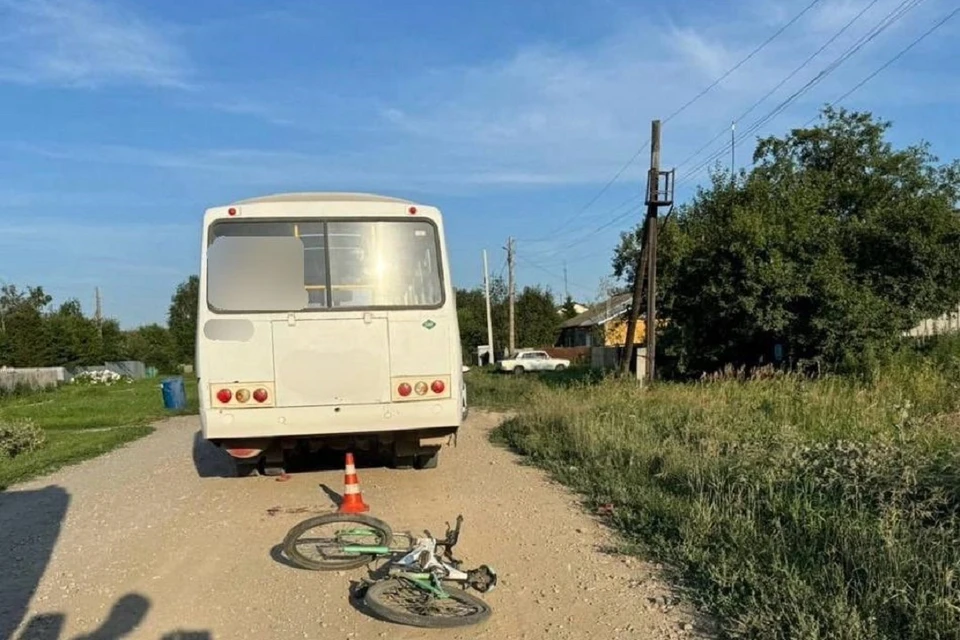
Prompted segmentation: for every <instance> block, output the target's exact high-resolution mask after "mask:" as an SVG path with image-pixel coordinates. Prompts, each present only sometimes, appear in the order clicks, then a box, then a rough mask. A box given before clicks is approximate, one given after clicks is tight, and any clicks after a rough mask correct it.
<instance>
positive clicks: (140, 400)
mask: <svg viewBox="0 0 960 640" xmlns="http://www.w3.org/2000/svg"><path fill="white" fill-rule="evenodd" d="M184 382H185V386H186V392H187V401H188V406H187V409H186V410H184V411H182V412H172V411H168V410H166V409H164V407H163V400H162V397H161V393H160V388H159V386H160V381H159V380H158V379H153V380H139V381H136V382H133V383H131V384H124V383H119V384H116V385H112V386H97V385H93V386H86V385H77V386H74V385H66V386H64V387H61V388H59V389H56V390H52V391H45V392H37V393H28V394H20V395H16V396H8V397H4V398H0V422H3V421H7V422H17V421H24V420H27V421H31V422H33V423H34V424H36V425H37V426H39V427H40V428H42V429H43V431H44V433H45V435H46V442H45V443H44V444H43V446H41V447H40V448H39V449H37V450H35V451H31V452H29V453H22V454H20V455H17V456H16V457H14V458H6V457H2V456H0V490H3V489H6V488H7V487H9V486H10V485H12V484H14V483H17V482H23V481H25V480H28V479H30V478H33V477H36V476H39V475H42V474H45V473H50V472H52V471H55V470H56V469H59V468H60V467H63V466H64V465H67V464H73V463H75V462H80V461H81V460H87V459H89V458H93V457H95V456H98V455H101V454H103V453H106V452H107V451H110V450H111V449H114V448H116V447H118V446H120V445H122V444H125V443H127V442H131V441H133V440H136V439H137V438H140V437H143V436H145V435H147V434H148V433H150V432H151V431H152V430H153V429H152V427H150V426H149V425H150V423H152V422H155V421H157V420H160V419H162V418H165V417H169V416H171V415H176V414H190V413H195V412H196V407H197V398H196V393H197V391H196V385H195V384H191V382H192V381H191V380H190V379H186V380H185V381H184Z"/></svg>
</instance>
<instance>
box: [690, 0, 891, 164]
mask: <svg viewBox="0 0 960 640" xmlns="http://www.w3.org/2000/svg"><path fill="white" fill-rule="evenodd" d="M879 1H880V0H872V2H870V4H868V5H867V6H865V7H864V8H863V9H861V10H860V13H858V14H857V15H855V16H854V17H853V18H851V19H850V20H849V21H848V22H847V23H846V24H845V25H843V26H842V27H841V28H840V29H839V30H838V31H837V32H836V33H834V34H833V36H831V37H830V39H829V40H827V41H826V42H824V43H823V44H822V45H821V46H820V48H819V49H817V50H816V51H814V52H813V53H812V54H810V55H809V56H808V57H807V59H806V60H804V61H803V62H801V63H800V64H799V65H798V66H797V67H796V68H795V69H794V70H793V71H791V72H790V73H789V74H787V75H786V76H784V77H783V78H782V79H781V80H780V82H778V83H777V84H776V85H775V86H774V87H773V88H772V89H770V90H769V91H767V92H766V93H765V94H764V95H763V96H762V97H761V98H760V99H759V100H757V101H756V102H754V103H753V104H752V105H750V107H748V108H747V110H746V111H744V112H743V113H741V114H740V115H739V116H737V117H736V119H735V120H734V124H736V123H737V122H740V121H741V120H743V119H744V118H746V117H747V116H748V115H750V113H751V112H753V110H754V109H756V108H757V107H758V106H760V105H761V104H763V102H764V101H765V100H766V99H767V98H769V97H770V96H771V95H773V94H774V93H776V91H777V90H778V89H779V88H780V87H782V86H783V85H784V84H786V83H787V82H788V81H789V80H790V79H791V78H792V77H793V76H795V75H797V74H798V73H799V72H800V71H802V70H803V68H804V67H806V66H807V65H808V64H810V62H812V61H813V59H814V58H816V57H817V56H818V55H820V54H821V53H823V51H824V49H826V48H827V47H829V46H830V45H831V44H833V43H834V42H835V41H836V40H837V38H839V37H840V36H842V35H843V34H844V32H846V30H847V29H849V28H850V27H851V26H853V24H854V23H855V22H856V21H857V20H859V19H860V18H861V17H863V14H865V13H866V12H867V11H869V10H870V9H871V8H872V7H873V6H874V5H875V4H877V2H879ZM727 131H728V130H727V129H726V128H725V129H724V130H723V131H720V132H719V133H717V135H715V136H714V137H713V138H711V139H710V140H709V141H708V142H707V143H706V144H704V145H703V146H702V147H700V148H699V149H697V150H696V151H694V152H693V153H691V154H690V155H689V156H688V157H687V158H686V159H684V160H683V162H681V163H680V164H678V165H677V167H676V168H677V169H680V168H681V167H684V166H686V165H687V163H688V162H690V161H691V160H693V159H694V158H696V157H697V156H699V155H700V154H701V153H703V151H704V150H706V149H707V148H708V147H709V146H710V145H712V144H713V143H714V142H716V141H717V140H719V139H720V138H722V137H723V136H724V135H725V134H726V133H727ZM732 147H733V143H732V142H731V150H732Z"/></svg>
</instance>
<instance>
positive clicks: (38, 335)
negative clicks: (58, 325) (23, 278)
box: [0, 285, 52, 367]
mask: <svg viewBox="0 0 960 640" xmlns="http://www.w3.org/2000/svg"><path fill="white" fill-rule="evenodd" d="M51 300H52V298H51V297H50V296H49V295H47V294H46V293H45V292H44V291H43V287H27V290H26V291H20V290H18V289H17V287H16V286H14V285H4V286H3V287H2V288H0V309H2V311H3V332H4V334H5V339H4V341H3V356H4V358H5V361H4V363H5V364H8V365H10V366H14V367H42V366H47V365H48V364H49V363H50V361H51V358H52V354H51V353H50V352H51V341H50V333H49V327H48V326H47V324H46V322H45V318H44V313H45V311H46V307H47V305H48V304H50V301H51Z"/></svg>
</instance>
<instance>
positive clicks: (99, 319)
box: [94, 287, 103, 338]
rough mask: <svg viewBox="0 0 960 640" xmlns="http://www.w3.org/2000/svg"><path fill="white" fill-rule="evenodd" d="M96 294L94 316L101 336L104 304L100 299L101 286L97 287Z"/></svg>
mask: <svg viewBox="0 0 960 640" xmlns="http://www.w3.org/2000/svg"><path fill="white" fill-rule="evenodd" d="M95 295H96V305H95V309H96V310H95V311H94V318H96V321H97V332H98V333H99V334H100V337H101V338H102V337H103V304H102V302H101V300H100V287H97V288H96V289H95Z"/></svg>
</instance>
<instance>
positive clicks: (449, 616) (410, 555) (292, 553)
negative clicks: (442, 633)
mask: <svg viewBox="0 0 960 640" xmlns="http://www.w3.org/2000/svg"><path fill="white" fill-rule="evenodd" d="M462 523H463V516H457V524H456V527H455V528H454V529H452V530H451V529H450V527H449V525H447V533H446V535H445V537H444V539H443V540H437V539H435V538H434V537H433V536H431V535H430V532H429V531H425V532H424V533H425V534H426V537H422V538H416V539H414V538H413V536H411V535H410V534H399V535H397V536H395V535H394V533H393V531H392V529H391V528H390V525H388V524H387V523H386V522H384V521H382V520H379V519H378V518H374V517H371V516H367V515H363V514H358V513H353V514H350V513H330V514H326V515H322V516H316V517H313V518H308V519H307V520H304V521H303V522H300V523H299V524H297V525H296V526H294V527H293V528H292V529H290V531H289V532H288V533H287V536H286V538H284V541H283V551H284V553H285V554H286V556H287V558H289V559H290V561H291V562H293V563H294V564H296V565H297V566H299V567H302V568H304V569H310V570H313V571H336V570H345V569H355V568H358V567H362V566H364V565H367V564H369V563H371V562H373V561H375V560H376V559H378V558H387V559H388V562H387V564H386V565H385V567H383V568H382V569H381V571H380V572H379V574H380V577H377V578H373V579H366V580H364V584H363V587H362V588H361V589H360V591H359V593H358V595H360V594H362V596H361V597H362V598H363V603H364V604H365V605H366V606H367V607H369V609H370V610H371V611H373V612H374V613H376V614H378V615H379V616H381V617H383V618H385V619H387V620H389V621H391V622H396V623H399V624H406V625H412V626H417V627H460V626H466V625H472V624H477V623H480V622H483V621H484V620H486V619H487V618H488V617H489V616H490V613H491V609H490V606H489V605H488V604H487V603H486V602H484V601H483V600H481V599H480V598H478V597H476V596H474V595H472V594H471V593H469V592H467V591H466V588H467V587H471V588H473V589H475V590H477V591H479V592H481V593H486V592H488V591H490V590H492V589H493V588H494V587H495V586H496V584H497V574H496V572H495V571H494V570H493V569H492V568H491V567H488V566H487V565H481V566H480V567H478V568H477V569H471V570H468V571H463V570H462V569H460V565H461V562H460V561H458V560H456V559H454V558H453V555H452V553H453V547H454V546H455V545H456V544H457V541H458V540H459V538H460V526H461V524H462ZM327 525H334V527H335V528H336V530H335V531H334V533H333V535H332V537H327V538H318V537H315V536H313V535H311V536H310V537H307V538H304V537H303V536H304V534H307V533H308V532H310V531H312V530H314V529H318V528H320V527H323V526H327ZM344 525H347V526H348V527H347V528H343V526H344ZM337 527H339V528H337ZM395 537H403V538H407V540H408V543H407V544H405V545H403V546H402V547H399V548H398V547H392V546H391V544H392V543H393V542H394V539H395ZM301 546H302V547H307V548H311V549H314V550H316V551H317V552H319V554H320V555H321V558H320V559H313V558H310V557H308V556H306V555H304V553H303V552H301ZM440 548H442V549H443V553H442V554H440V555H438V553H439V551H438V550H439V549H440ZM444 583H448V584H450V583H452V584H453V585H459V588H458V587H457V586H448V585H445V584H444Z"/></svg>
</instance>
